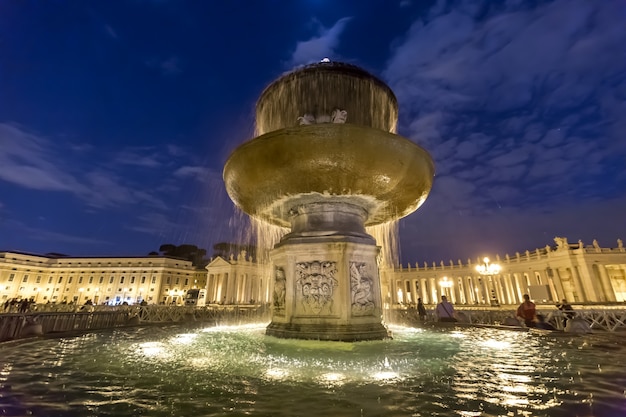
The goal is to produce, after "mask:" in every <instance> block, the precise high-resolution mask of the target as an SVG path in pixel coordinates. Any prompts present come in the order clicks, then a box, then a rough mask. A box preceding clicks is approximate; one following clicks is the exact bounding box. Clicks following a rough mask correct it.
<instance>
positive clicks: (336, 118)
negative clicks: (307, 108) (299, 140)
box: [298, 109, 348, 126]
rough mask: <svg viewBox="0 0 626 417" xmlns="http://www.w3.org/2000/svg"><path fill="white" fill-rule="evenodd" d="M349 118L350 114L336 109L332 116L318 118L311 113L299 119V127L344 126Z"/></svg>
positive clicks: (325, 115) (319, 116) (321, 115)
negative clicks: (321, 124) (332, 124)
mask: <svg viewBox="0 0 626 417" xmlns="http://www.w3.org/2000/svg"><path fill="white" fill-rule="evenodd" d="M347 118H348V112H347V111H345V110H343V109H335V110H333V111H332V113H331V114H320V115H318V116H317V117H316V116H314V115H312V114H311V113H305V114H304V115H302V116H300V117H298V124H299V125H301V126H302V125H313V124H318V123H339V124H343V123H345V122H346V119H347Z"/></svg>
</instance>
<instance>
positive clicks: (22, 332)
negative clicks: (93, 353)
mask: <svg viewBox="0 0 626 417" xmlns="http://www.w3.org/2000/svg"><path fill="white" fill-rule="evenodd" d="M456 312H457V315H458V316H459V317H460V318H461V319H462V320H461V321H462V322H465V323H468V324H470V325H500V324H502V323H504V321H505V320H506V319H507V318H511V317H515V310H510V309H497V308H491V309H490V308H477V309H463V308H457V309H456ZM537 312H538V313H541V314H543V315H544V316H545V318H546V321H547V322H548V323H550V324H552V325H553V326H554V327H556V328H557V329H563V318H564V316H563V312H561V311H560V310H543V309H541V308H540V309H538V310H537ZM575 314H576V316H575V317H576V318H581V319H583V320H585V321H586V322H587V323H588V324H589V326H590V327H591V329H593V330H598V331H608V332H615V331H626V309H617V308H613V309H580V310H576V311H575ZM389 319H390V321H392V322H396V323H400V324H407V325H413V324H416V323H418V322H419V317H417V311H416V310H414V309H408V310H394V311H393V313H392V314H391V317H390V318H389ZM427 320H429V321H431V322H432V321H436V318H435V317H434V315H433V312H432V310H430V311H429V312H428V317H427ZM191 321H200V322H208V323H211V324H226V325H238V324H242V323H250V322H252V321H268V322H269V321H270V308H269V306H267V305H256V306H255V305H250V306H247V305H246V306H236V305H234V306H207V307H193V306H189V307H183V306H158V305H156V306H144V307H138V306H123V307H117V308H112V309H108V310H107V311H79V312H34V313H25V314H0V342H4V341H7V340H14V339H19V338H23V337H28V336H33V335H41V334H50V333H63V332H84V331H89V330H99V329H108V328H114V327H123V326H130V325H140V324H142V323H143V324H148V323H154V324H158V323H172V322H191Z"/></svg>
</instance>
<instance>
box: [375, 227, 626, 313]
mask: <svg viewBox="0 0 626 417" xmlns="http://www.w3.org/2000/svg"><path fill="white" fill-rule="evenodd" d="M555 242H556V245H554V246H546V247H545V248H540V249H536V250H534V251H526V252H524V253H516V254H515V256H509V255H506V256H505V257H504V258H501V257H500V256H499V255H496V257H495V260H494V262H493V264H496V265H497V266H499V268H491V273H489V269H490V268H487V266H489V265H485V261H484V260H482V261H481V260H480V259H478V260H477V261H476V262H472V261H471V260H469V259H468V260H467V262H466V263H462V262H461V260H458V261H457V263H453V262H452V261H449V263H448V264H444V263H443V262H440V263H439V265H436V264H434V263H433V264H432V265H427V264H424V265H423V266H421V267H420V266H419V265H415V267H411V266H407V267H400V268H388V269H382V270H381V277H382V278H381V279H382V281H383V283H384V284H385V287H384V289H383V298H385V300H386V302H388V303H390V304H415V303H416V302H417V299H418V298H421V299H422V301H423V302H424V303H425V304H435V303H437V302H438V300H439V299H440V297H441V295H446V296H447V297H448V299H450V300H451V301H452V302H453V303H455V304H461V305H478V306H489V305H516V304H519V303H521V302H522V301H523V299H522V296H523V294H530V296H531V298H532V299H533V300H535V301H536V302H540V303H542V302H546V303H548V302H556V301H559V300H561V299H563V298H565V299H567V300H568V301H569V302H573V303H581V304H592V303H599V304H605V303H616V302H626V250H625V249H624V246H623V243H622V241H621V240H619V239H618V240H617V244H616V245H615V246H613V247H608V248H603V247H600V245H599V244H598V242H597V241H595V240H594V241H593V244H591V245H585V244H584V243H583V242H580V241H579V242H578V243H574V244H570V243H569V242H568V241H567V239H566V238H555ZM493 264H491V266H494V265H493ZM477 266H478V267H479V268H480V269H481V270H483V273H481V272H479V271H478V270H477V268H476V267H477ZM498 269H499V270H498ZM495 270H497V272H494V271H495Z"/></svg>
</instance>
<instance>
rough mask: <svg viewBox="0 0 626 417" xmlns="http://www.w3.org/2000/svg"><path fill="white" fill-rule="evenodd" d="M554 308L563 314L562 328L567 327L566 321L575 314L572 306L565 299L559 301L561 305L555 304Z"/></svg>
mask: <svg viewBox="0 0 626 417" xmlns="http://www.w3.org/2000/svg"><path fill="white" fill-rule="evenodd" d="M556 307H557V308H558V309H559V310H561V311H562V312H563V328H565V326H567V320H569V319H571V318H573V317H574V316H575V315H576V313H574V309H573V308H572V305H571V304H569V303H568V302H567V300H566V299H565V298H564V299H563V300H561V304H557V305H556Z"/></svg>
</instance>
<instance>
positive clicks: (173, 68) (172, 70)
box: [146, 55, 183, 76]
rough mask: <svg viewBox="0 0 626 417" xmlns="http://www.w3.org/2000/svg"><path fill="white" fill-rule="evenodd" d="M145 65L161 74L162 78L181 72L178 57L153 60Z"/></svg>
mask: <svg viewBox="0 0 626 417" xmlns="http://www.w3.org/2000/svg"><path fill="white" fill-rule="evenodd" d="M146 65H147V66H148V67H150V68H154V69H156V70H158V71H160V72H161V75H163V76H174V75H178V74H180V73H181V72H183V69H182V62H181V60H180V58H179V57H177V56H175V55H172V56H169V57H167V58H153V59H149V60H148V61H146Z"/></svg>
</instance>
